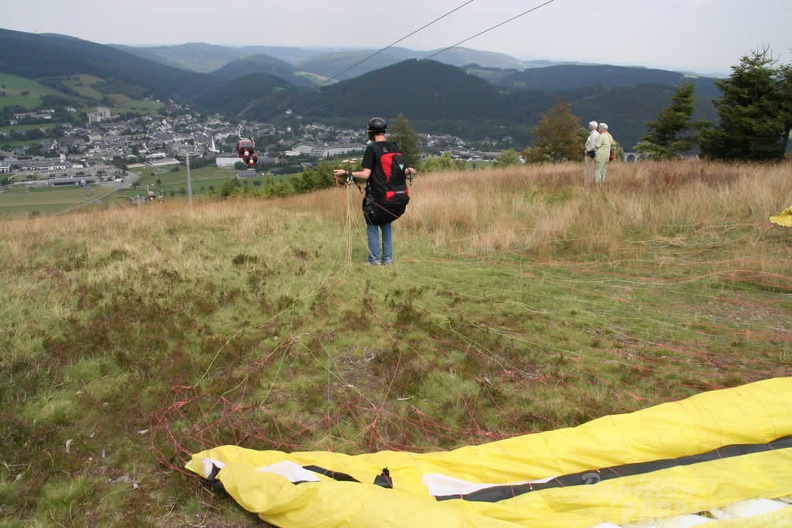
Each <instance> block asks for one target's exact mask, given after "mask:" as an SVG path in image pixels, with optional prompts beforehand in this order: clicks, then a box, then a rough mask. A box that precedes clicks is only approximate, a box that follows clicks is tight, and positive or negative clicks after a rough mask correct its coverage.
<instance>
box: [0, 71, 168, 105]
mask: <svg viewBox="0 0 792 528" xmlns="http://www.w3.org/2000/svg"><path fill="white" fill-rule="evenodd" d="M58 80H59V81H60V82H62V83H63V85H64V86H65V87H67V88H68V89H69V90H73V91H74V92H75V93H76V94H78V97H79V98H81V99H78V98H76V97H74V96H73V95H67V94H65V93H61V92H59V91H57V90H54V89H52V88H49V87H47V86H44V85H42V84H40V83H38V82H36V81H33V80H30V79H25V78H23V77H18V76H16V75H9V74H0V93H3V92H4V93H5V96H3V97H0V108H3V107H5V106H21V107H23V108H26V109H28V110H33V109H36V108H39V107H40V106H41V104H42V99H41V97H42V96H43V95H60V96H63V97H67V98H69V99H72V100H73V101H74V106H75V107H76V108H77V110H78V111H82V112H90V111H93V110H94V109H95V108H96V107H97V106H109V107H110V108H111V111H112V113H113V114H114V115H119V114H126V113H134V114H141V115H153V114H156V113H157V111H158V110H159V109H160V108H162V107H163V106H164V105H163V103H159V102H156V101H149V100H145V101H144V100H136V99H131V98H129V97H128V96H126V95H122V94H106V93H103V92H100V91H99V90H97V89H95V88H94V85H96V84H97V83H100V82H103V79H101V78H99V77H95V76H92V75H72V76H68V77H62V78H59V79H58ZM23 93H24V94H25V95H23ZM107 99H109V100H110V101H111V103H108V102H107V101H106V100H107Z"/></svg>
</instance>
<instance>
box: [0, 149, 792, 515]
mask: <svg viewBox="0 0 792 528" xmlns="http://www.w3.org/2000/svg"><path fill="white" fill-rule="evenodd" d="M155 176H156V177H159V178H161V180H162V186H163V187H165V186H166V185H167V186H174V187H178V186H180V185H182V181H183V179H184V173H183V168H182V169H181V171H180V172H179V173H173V174H166V173H163V174H161V175H152V174H146V175H145V177H144V180H143V181H149V180H150V179H151V178H154V177H155ZM789 176H790V166H789V165H766V166H765V165H728V164H709V163H703V162H679V163H671V162H668V163H641V164H635V165H627V164H617V165H616V166H615V167H613V168H612V169H609V171H608V178H609V181H608V182H607V183H606V184H604V185H601V186H598V187H596V188H591V187H588V188H584V187H583V186H582V167H581V166H580V165H578V164H563V165H546V166H530V167H528V166H526V167H518V168H507V169H503V170H497V169H490V170H487V171H481V172H478V171H477V172H476V173H472V172H448V173H431V174H426V175H419V177H418V178H416V180H415V182H414V183H413V186H412V188H411V197H412V198H411V201H410V205H409V207H408V210H407V213H406V214H405V216H404V217H402V218H401V219H399V220H398V222H397V223H396V224H394V252H395V264H394V265H393V266H381V267H374V266H365V265H364V262H365V261H366V257H367V252H366V240H365V239H366V235H365V225H364V222H363V219H362V218H361V214H360V194H359V192H358V190H357V189H356V188H355V187H354V186H351V187H338V188H335V187H334V188H330V189H325V190H322V191H319V192H315V193H309V194H304V195H299V196H291V197H288V198H283V199H272V200H263V199H249V198H245V197H242V196H232V197H231V198H229V199H227V200H222V199H220V198H219V197H215V198H201V199H196V200H195V201H194V202H193V204H192V205H188V204H187V203H186V202H185V201H184V200H166V201H165V203H164V204H157V205H153V206H144V207H116V208H107V209H88V210H77V211H74V212H70V213H66V214H61V215H53V216H48V215H43V214H42V215H35V217H27V218H26V217H21V218H0V350H2V351H4V353H3V354H0V445H1V446H3V450H2V453H3V454H2V456H0V462H2V464H0V504H2V507H1V508H0V525H3V526H14V527H16V526H18V527H23V526H24V527H27V526H32V527H38V526H120V527H127V526H128V527H137V526H222V527H226V528H237V527H239V528H241V527H245V526H261V522H260V521H258V520H257V519H255V518H253V517H252V516H251V515H249V514H247V513H245V512H244V511H243V510H242V509H241V508H240V507H239V506H238V505H237V504H235V503H233V502H232V501H230V500H229V499H228V497H227V496H226V495H224V494H223V493H221V492H219V491H217V490H216V489H213V488H212V487H210V486H208V485H207V484H206V483H205V482H204V481H202V480H200V479H199V478H197V477H196V476H195V475H192V474H187V473H186V472H185V471H184V463H185V462H186V460H187V459H189V457H190V455H191V454H193V453H197V452H198V451H201V450H204V449H207V448H210V447H215V446H218V445H225V444H231V445H240V446H244V447H248V448H251V449H260V450H266V449H275V450H281V451H313V450H317V451H333V452H337V453H349V454H357V453H367V452H376V451H379V450H387V449H392V450H400V451H418V452H426V451H438V450H440V451H442V450H447V449H452V448H456V447H461V446H465V445H471V444H480V443H485V442H490V441H493V440H496V439H502V438H508V437H511V436H515V435H521V434H527V433H531V432H538V431H548V430H555V429H559V428H564V427H573V426H576V425H579V424H581V423H584V422H587V421H590V420H593V419H596V418H599V417H602V416H606V415H609V414H615V413H626V412H631V411H636V410H639V409H644V408H647V407H650V406H653V405H656V404H659V403H662V402H669V401H675V400H679V399H681V398H685V397H688V396H691V395H693V394H697V393H701V392H704V391H711V390H717V389H721V388H725V387H734V386H738V385H741V384H745V383H750V382H752V381H757V380H762V379H768V378H773V377H779V376H792V242H791V241H792V238H790V232H791V230H790V229H789V228H785V227H781V226H778V225H775V224H773V223H771V222H770V221H769V217H770V216H771V215H774V214H777V213H778V212H780V211H781V210H783V209H784V208H786V207H788V206H790V205H792V178H790V177H789ZM194 177H195V185H197V186H200V185H204V186H207V185H209V182H212V181H215V178H217V181H218V182H219V181H220V178H221V174H219V173H218V172H217V169H208V168H207V169H201V170H196V171H194ZM94 192H95V191H94ZM83 193H84V191H83ZM4 194H5V193H3V194H0V199H2V198H3V197H4ZM28 194H29V195H31V196H30V197H27V198H26V199H28V200H31V201H33V202H31V203H30V204H29V205H30V206H41V205H42V202H35V200H43V199H44V196H46V194H47V193H44V192H41V193H36V192H33V191H31V192H30V193H28ZM36 195H39V196H36ZM84 197H85V196H84V195H83V198H84ZM73 198H74V199H75V200H76V199H77V197H76V196H74V197H73ZM63 199H64V200H66V201H68V199H69V198H68V197H67V196H66V195H64V197H63ZM680 427H684V424H680ZM767 427H768V430H772V428H773V424H767ZM691 442H694V443H695V442H696V440H695V439H692V440H691ZM533 477H534V476H533V475H528V476H527V477H526V478H533ZM536 477H537V478H538V477H539V476H536ZM343 484H347V483H343ZM717 484H718V485H720V483H717ZM282 528H288V527H282Z"/></svg>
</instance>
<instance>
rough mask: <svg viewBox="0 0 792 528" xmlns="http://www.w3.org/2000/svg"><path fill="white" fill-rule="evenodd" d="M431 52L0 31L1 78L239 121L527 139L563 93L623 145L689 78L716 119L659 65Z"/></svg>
mask: <svg viewBox="0 0 792 528" xmlns="http://www.w3.org/2000/svg"><path fill="white" fill-rule="evenodd" d="M429 55H431V53H430V54H429ZM426 56H427V53H425V52H416V51H412V50H408V49H405V48H390V49H388V50H386V51H384V52H382V53H377V52H376V51H373V50H308V49H301V48H288V47H268V46H248V47H243V48H231V47H224V46H214V45H210V44H196V43H192V44H184V45H180V46H158V47H129V46H118V45H113V46H106V45H101V44H96V43H92V42H88V41H85V40H80V39H76V38H73V37H68V36H63V35H37V34H30V33H22V32H16V31H9V30H3V29H0V73H12V74H15V75H19V76H22V77H27V78H31V79H35V80H39V81H42V80H47V79H50V80H51V79H52V78H57V77H62V76H69V75H75V74H78V73H85V74H91V75H94V76H97V77H101V78H103V79H105V80H106V81H108V82H107V83H105V84H106V89H107V90H114V91H115V92H119V93H126V94H128V95H130V96H138V97H139V96H140V95H141V94H143V95H147V96H150V97H155V98H159V99H174V100H179V101H182V102H185V103H190V104H193V105H194V107H195V108H197V109H199V110H202V111H205V112H219V113H225V114H227V115H230V116H239V117H242V118H244V119H246V120H268V121H278V120H286V119H292V118H293V117H287V116H298V117H300V118H303V119H314V120H318V121H324V122H327V123H331V124H345V123H348V124H358V125H359V123H361V122H365V119H367V117H370V116H371V115H382V116H384V117H388V118H392V117H396V116H397V115H398V114H400V113H402V114H404V115H405V116H406V117H407V118H408V119H409V120H410V121H411V122H412V123H413V126H414V127H415V128H416V129H417V130H419V131H424V132H429V133H435V134H437V133H451V134H456V135H459V136H462V137H465V138H470V139H481V138H484V137H490V138H502V137H505V136H511V137H513V138H514V140H515V143H517V144H522V145H527V144H528V142H529V141H530V131H531V129H532V128H533V126H534V125H535V124H536V122H537V121H538V120H539V118H540V117H541V115H542V114H543V113H544V112H546V111H547V110H548V109H550V108H551V107H552V106H553V105H554V104H555V102H556V100H558V99H559V98H560V99H562V100H564V101H566V102H568V103H570V104H571V105H572V109H573V111H574V112H575V114H576V115H578V116H579V117H580V119H581V123H585V122H587V121H588V120H590V119H592V118H593V119H598V120H604V121H608V122H609V124H610V125H611V129H612V130H613V131H614V135H615V136H616V138H617V139H618V140H620V141H621V143H622V144H623V145H624V146H625V147H626V148H628V149H629V148H631V147H632V145H633V144H634V143H635V142H637V140H638V139H640V137H641V136H642V135H644V134H645V133H646V127H645V123H646V122H647V121H651V120H654V119H655V118H656V116H657V113H658V112H659V111H661V110H662V109H663V108H665V107H666V106H667V105H668V104H669V102H670V99H671V95H672V94H673V92H674V88H675V87H676V86H678V85H679V84H681V83H683V82H692V83H694V84H695V86H696V94H697V97H698V102H697V105H696V117H697V118H708V119H714V118H715V111H714V107H713V105H712V103H711V99H713V98H717V97H718V96H719V92H718V90H717V89H716V88H715V85H714V79H712V78H704V77H695V76H689V75H685V74H682V73H679V72H671V71H665V70H657V69H650V68H637V67H623V66H611V65H592V64H558V63H552V62H546V61H535V62H530V63H527V62H524V61H519V60H518V59H515V58H513V57H509V56H508V55H503V54H499V53H488V52H481V51H476V50H470V49H466V48H454V49H452V50H448V51H445V52H443V53H440V54H438V55H437V56H436V57H435V58H433V59H432V60H423V58H424V57H426ZM367 59H368V60H367ZM287 110H288V112H287Z"/></svg>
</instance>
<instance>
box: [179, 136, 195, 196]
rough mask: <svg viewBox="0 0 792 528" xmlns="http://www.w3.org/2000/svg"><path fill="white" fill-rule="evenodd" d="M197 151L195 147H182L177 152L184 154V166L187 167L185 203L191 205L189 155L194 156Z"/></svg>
mask: <svg viewBox="0 0 792 528" xmlns="http://www.w3.org/2000/svg"><path fill="white" fill-rule="evenodd" d="M197 151H198V147H197V146H196V145H182V146H180V147H179V152H180V153H182V154H184V157H185V164H186V165H187V202H188V203H190V204H192V175H191V174H190V154H192V155H195V154H196V153H197Z"/></svg>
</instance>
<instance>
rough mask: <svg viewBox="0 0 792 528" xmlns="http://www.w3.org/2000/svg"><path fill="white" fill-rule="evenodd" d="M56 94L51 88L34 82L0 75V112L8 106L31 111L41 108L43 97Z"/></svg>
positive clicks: (16, 76)
mask: <svg viewBox="0 0 792 528" xmlns="http://www.w3.org/2000/svg"><path fill="white" fill-rule="evenodd" d="M56 93H57V92H56V91H55V90H53V89H52V88H48V87H47V86H44V85H43V84H41V83H38V82H36V81H34V80H31V79H25V78H24V77H19V76H18V75H10V74H6V73H0V110H2V109H3V108H5V107H8V106H18V107H21V108H25V109H28V110H32V109H34V108H38V107H40V106H41V104H42V102H43V97H44V96H45V95H55V94H56Z"/></svg>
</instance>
